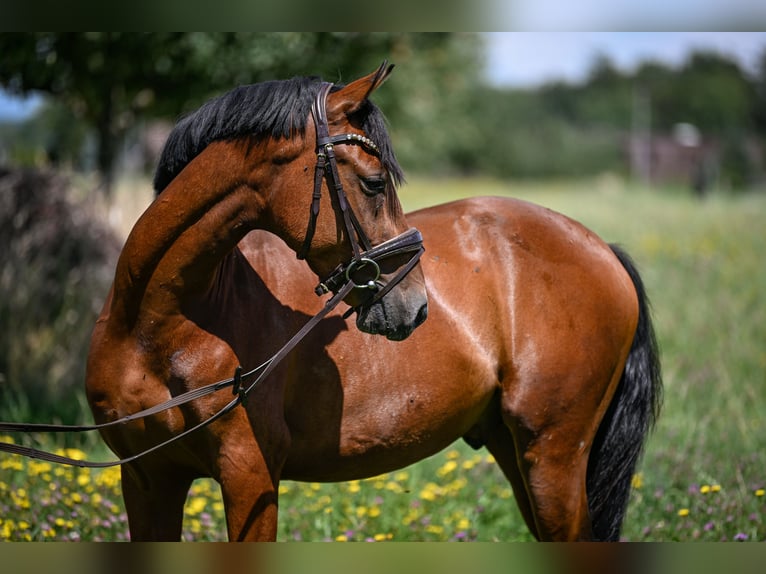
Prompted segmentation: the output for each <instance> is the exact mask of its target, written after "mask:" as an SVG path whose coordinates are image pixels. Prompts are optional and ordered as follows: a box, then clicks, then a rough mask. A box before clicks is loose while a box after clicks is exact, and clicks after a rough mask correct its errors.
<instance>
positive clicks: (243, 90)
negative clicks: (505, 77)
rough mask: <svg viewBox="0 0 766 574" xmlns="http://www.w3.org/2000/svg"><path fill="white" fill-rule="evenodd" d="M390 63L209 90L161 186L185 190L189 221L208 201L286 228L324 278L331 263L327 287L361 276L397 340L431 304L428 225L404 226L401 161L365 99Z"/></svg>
mask: <svg viewBox="0 0 766 574" xmlns="http://www.w3.org/2000/svg"><path fill="white" fill-rule="evenodd" d="M391 68H392V66H388V65H387V64H386V63H385V62H384V63H383V65H381V66H380V68H378V70H377V71H375V72H373V73H372V74H370V75H368V76H365V77H363V78H360V79H358V80H356V81H354V82H351V83H350V84H348V85H347V86H343V87H341V86H334V85H332V84H328V83H324V82H321V81H319V80H317V79H315V78H294V79H292V80H285V81H274V82H262V83H260V84H253V85H250V86H240V87H238V88H235V89H234V90H232V91H230V92H228V93H226V94H224V95H222V96H220V97H218V98H215V99H213V100H210V101H209V102H207V103H205V104H204V105H202V106H201V107H200V108H199V109H198V110H197V111H196V112H194V113H192V114H190V115H189V116H187V117H186V118H184V119H183V120H181V121H180V122H179V123H178V125H177V126H176V127H175V129H174V130H173V132H172V133H171V134H170V136H169V137H168V141H167V143H166V144H165V148H164V150H163V153H162V157H161V158H160V162H159V165H158V168H157V172H156V174H155V178H154V186H155V190H156V192H157V193H158V194H162V195H163V196H165V197H167V195H166V194H168V193H171V195H173V194H175V195H178V197H177V198H176V199H175V200H174V201H175V202H177V203H178V205H182V206H183V209H184V210H185V211H184V213H185V214H186V215H185V217H186V218H187V219H189V222H186V223H193V221H194V220H195V218H197V217H198V216H199V213H201V211H200V210H202V211H205V210H207V211H208V212H209V213H208V215H211V214H217V215H215V217H216V219H217V220H220V222H221V224H222V225H225V226H227V227H226V228H227V229H229V230H231V231H233V232H235V233H234V234H233V235H236V234H237V233H239V236H241V235H242V234H244V233H247V231H249V230H250V229H252V228H262V229H266V230H268V231H271V232H272V233H274V234H275V235H278V236H279V237H281V238H282V239H283V240H284V241H285V242H286V243H287V244H288V245H289V246H290V247H291V248H292V249H293V250H294V251H296V253H298V255H299V257H301V258H305V259H306V260H307V261H308V263H309V266H310V267H311V269H312V270H313V271H314V272H315V273H316V274H317V275H319V276H320V277H321V278H322V279H323V280H324V278H326V277H328V275H329V278H328V280H327V281H323V283H324V284H325V285H329V286H330V287H328V288H329V289H330V290H334V291H337V290H338V284H339V278H340V279H341V283H342V279H343V278H344V277H343V276H345V275H347V276H348V278H349V279H352V280H353V281H354V283H355V284H358V285H359V287H358V288H355V289H353V291H352V292H350V293H349V294H348V295H347V296H346V297H345V301H346V302H347V303H348V304H349V305H351V306H352V307H354V308H356V309H357V311H358V317H357V325H358V326H359V328H360V329H361V330H362V331H365V332H368V333H380V334H384V335H386V336H387V337H388V338H390V339H397V340H398V339H404V338H405V337H407V336H408V335H409V334H410V333H411V332H412V331H413V329H415V327H417V326H418V325H419V324H420V323H422V322H423V320H424V319H425V317H426V311H427V305H426V290H425V284H424V280H423V274H422V272H421V270H420V267H419V266H416V265H415V263H416V262H417V256H419V254H420V251H419V250H418V248H419V247H421V245H420V235H419V234H418V233H417V232H415V233H412V232H409V233H405V232H407V230H408V228H407V223H406V221H405V219H404V214H403V212H402V208H401V205H400V204H399V199H398V198H397V196H396V185H397V184H398V183H400V181H401V180H402V172H401V169H400V168H399V165H398V164H397V162H396V158H395V156H394V153H393V150H392V147H391V142H390V140H389V137H388V133H387V132H386V127H385V121H384V119H383V116H382V114H381V113H380V111H379V110H378V108H377V107H376V106H375V105H374V104H373V103H372V102H370V101H369V99H368V97H369V95H370V94H371V93H372V92H373V91H374V90H375V89H376V88H378V86H380V85H381V84H382V83H383V81H384V80H385V79H386V77H387V76H388V75H389V73H390V72H391ZM182 174H184V175H182ZM171 187H172V188H175V189H174V191H173V192H170V190H167V191H166V188H171ZM193 190H196V191H194V193H198V194H199V196H198V197H197V198H196V199H195V200H194V201H195V202H196V203H194V202H192V201H191V198H190V196H189V194H191V193H192V192H193ZM171 203H172V202H171ZM197 203H198V204H199V205H196V204H197ZM216 203H219V205H220V207H216V208H215V209H213V206H214V205H216ZM195 205H196V207H195ZM174 217H175V216H174ZM172 221H176V220H175V219H174V220H172ZM171 223H172V222H171ZM197 227H199V228H200V229H202V227H201V226H197ZM403 233H404V235H402V234H403ZM400 235H402V236H401V237H399V236H400ZM392 240H393V241H392ZM380 244H384V245H383V246H382V247H380ZM413 257H414V258H413ZM371 260H372V261H371ZM339 265H340V266H341V267H340V268H339V269H338V266H339ZM334 270H335V271H334Z"/></svg>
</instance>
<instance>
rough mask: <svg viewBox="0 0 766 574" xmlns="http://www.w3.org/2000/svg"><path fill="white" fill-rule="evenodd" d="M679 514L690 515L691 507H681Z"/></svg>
mask: <svg viewBox="0 0 766 574" xmlns="http://www.w3.org/2000/svg"><path fill="white" fill-rule="evenodd" d="M678 516H681V517H683V516H689V509H688V508H681V509H680V510H679V511H678Z"/></svg>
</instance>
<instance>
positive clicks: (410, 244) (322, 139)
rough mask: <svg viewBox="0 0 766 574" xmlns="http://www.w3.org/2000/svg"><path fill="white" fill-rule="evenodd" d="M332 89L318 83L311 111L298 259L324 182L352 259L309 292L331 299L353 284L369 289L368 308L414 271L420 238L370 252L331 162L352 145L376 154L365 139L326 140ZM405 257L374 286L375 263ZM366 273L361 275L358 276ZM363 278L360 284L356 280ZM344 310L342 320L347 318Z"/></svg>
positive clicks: (412, 235)
mask: <svg viewBox="0 0 766 574" xmlns="http://www.w3.org/2000/svg"><path fill="white" fill-rule="evenodd" d="M332 87H333V84H331V83H329V82H322V84H321V85H320V88H319V91H318V92H317V94H316V97H315V98H314V103H313V105H312V106H311V115H312V117H313V118H314V125H315V126H316V140H317V141H316V154H317V163H316V167H315V168H314V193H313V196H312V199H311V209H310V212H309V224H308V228H307V229H306V238H305V239H304V241H303V245H302V247H301V249H300V251H299V252H298V259H305V258H306V256H307V255H308V252H309V249H310V248H311V241H312V239H313V237H314V231H315V230H316V221H317V217H318V216H319V206H320V201H321V198H322V182H323V180H324V179H327V187H328V189H329V190H330V195H331V197H332V199H334V200H335V203H336V205H337V207H338V209H339V210H340V212H341V216H342V223H343V227H344V231H345V234H346V237H348V240H349V242H350V243H351V251H352V258H351V260H350V261H348V262H347V263H344V264H341V265H339V266H338V267H336V268H335V270H334V271H332V273H330V275H329V276H328V277H327V278H326V279H325V280H324V281H322V282H321V283H320V284H319V285H318V286H317V288H316V289H315V291H316V293H317V295H324V294H325V293H329V292H333V293H337V292H338V290H339V289H340V287H341V286H342V285H344V284H345V283H347V282H353V283H354V287H356V288H358V289H369V290H370V291H372V292H373V293H374V295H373V296H372V297H371V298H370V299H369V300H368V301H366V302H365V303H364V306H369V305H372V304H374V303H376V302H377V301H379V300H380V299H381V298H382V297H383V296H384V295H385V294H386V293H388V292H389V291H390V290H391V289H393V287H395V286H396V284H397V283H399V282H400V281H401V280H402V279H403V278H404V277H405V276H406V275H407V274H408V273H409V272H410V271H411V270H412V269H413V268H414V267H415V265H417V263H418V260H419V259H420V256H421V255H422V254H423V251H424V248H423V237H422V236H421V234H420V232H419V231H418V230H417V229H415V228H410V229H408V230H407V231H405V232H404V233H402V234H400V235H397V236H396V237H394V238H392V239H389V240H388V241H385V242H384V243H381V244H380V245H377V246H375V247H373V246H372V243H371V242H370V240H369V238H368V237H367V234H366V233H365V232H364V228H363V227H362V225H361V224H360V223H359V219H358V218H357V217H356V215H355V214H354V211H353V210H352V209H351V206H350V205H349V202H348V198H347V197H346V193H345V191H344V190H343V184H342V182H341V179H340V175H339V174H338V164H337V161H336V159H335V146H336V145H343V144H346V145H351V144H357V145H362V146H364V147H365V148H366V149H367V150H368V151H370V152H373V153H375V154H376V155H378V156H380V149H379V148H378V146H377V145H376V144H375V142H373V141H372V140H371V139H370V138H368V137H367V136H364V135H360V134H355V133H346V134H339V135H334V136H331V135H330V128H329V125H328V122H327V95H328V94H329V93H330V90H331V89H332ZM402 255H409V257H410V258H409V261H408V262H407V263H406V264H404V265H403V266H401V267H400V268H399V271H398V273H397V274H396V275H395V276H394V277H393V278H391V279H390V280H389V281H388V282H387V283H386V284H385V285H381V284H380V283H379V282H378V279H379V278H380V263H381V262H382V261H384V260H386V259H390V258H393V257H401V256H402ZM365 270H366V271H367V273H366V275H365V274H364V273H363V272H364V271H365ZM360 278H363V279H360ZM353 310H354V309H353V308H352V309H349V311H348V312H347V314H346V315H345V316H348V315H349V314H351V313H352V312H353Z"/></svg>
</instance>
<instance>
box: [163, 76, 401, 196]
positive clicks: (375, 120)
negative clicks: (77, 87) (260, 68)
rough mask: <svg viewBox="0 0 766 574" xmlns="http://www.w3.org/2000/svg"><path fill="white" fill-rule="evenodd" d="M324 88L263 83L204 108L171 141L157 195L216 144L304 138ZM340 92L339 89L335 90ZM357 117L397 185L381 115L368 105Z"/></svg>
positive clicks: (299, 82) (307, 81) (309, 81)
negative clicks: (250, 138) (190, 163)
mask: <svg viewBox="0 0 766 574" xmlns="http://www.w3.org/2000/svg"><path fill="white" fill-rule="evenodd" d="M320 84H321V80H320V79H319V78H293V79H291V80H282V81H269V82H262V83H259V84H251V85H248V86H239V87H237V88H234V89H233V90H231V91H230V92H227V93H225V94H223V95H221V96H218V97H217V98H214V99H212V100H210V101H208V102H206V103H205V104H203V105H202V106H201V107H200V108H199V109H198V110H197V111H195V112H192V113H191V114H189V115H188V116H186V117H184V118H183V119H181V120H180V121H179V122H178V123H177V124H176V126H175V127H174V128H173V131H172V132H171V133H170V136H168V140H167V142H165V147H164V149H163V150H162V155H161V156H160V160H159V163H158V165H157V171H156V172H155V175H154V191H155V193H156V194H159V193H161V192H162V190H163V189H165V187H167V185H168V184H169V183H170V182H171V181H172V180H173V178H175V176H176V175H178V174H179V173H180V172H181V170H183V168H184V167H186V165H187V164H188V163H189V162H190V161H192V160H193V159H194V158H195V157H196V156H197V155H198V154H199V153H200V152H201V151H202V150H203V149H205V148H206V147H207V146H208V145H209V144H211V143H212V142H214V141H217V140H232V139H236V138H240V137H252V138H256V139H261V138H274V139H280V138H291V137H295V136H303V134H304V133H305V131H306V123H307V119H308V117H309V112H310V110H311V104H312V102H313V101H314V97H315V96H316V93H317V91H318V90H319V86H320ZM340 87H341V86H338V85H336V86H334V88H333V90H337V89H340ZM358 114H359V116H360V119H361V124H362V129H363V130H364V131H365V133H366V134H367V136H368V137H369V138H370V139H372V141H374V142H375V144H376V145H377V146H378V148H379V149H380V151H381V161H382V162H383V166H384V167H385V168H386V170H387V171H388V173H389V174H390V175H391V178H392V180H393V181H394V183H395V184H396V185H398V184H399V183H400V182H401V181H402V180H403V179H404V176H403V173H402V170H401V168H400V167H399V164H398V162H397V161H396V157H395V156H394V152H393V148H392V146H391V141H390V139H389V137H388V132H387V130H386V125H385V119H384V117H383V114H382V113H381V112H380V110H379V109H378V107H377V106H376V105H375V104H373V103H372V102H370V101H367V102H366V103H365V105H364V106H362V108H361V109H360V110H359V112H358Z"/></svg>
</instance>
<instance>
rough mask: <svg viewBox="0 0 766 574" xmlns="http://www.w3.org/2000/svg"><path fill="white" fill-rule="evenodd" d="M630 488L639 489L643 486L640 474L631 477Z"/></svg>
mask: <svg viewBox="0 0 766 574" xmlns="http://www.w3.org/2000/svg"><path fill="white" fill-rule="evenodd" d="M630 486H632V487H633V488H636V489H638V488H641V487H642V486H644V477H643V476H642V475H641V473H640V472H637V473H636V474H634V475H633V478H631V479H630Z"/></svg>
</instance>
